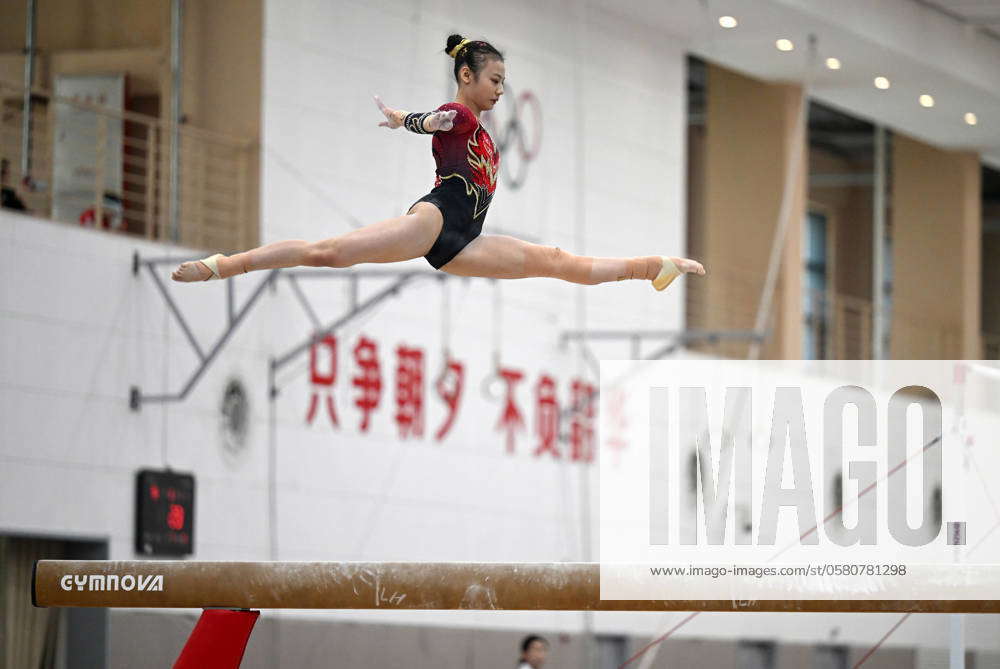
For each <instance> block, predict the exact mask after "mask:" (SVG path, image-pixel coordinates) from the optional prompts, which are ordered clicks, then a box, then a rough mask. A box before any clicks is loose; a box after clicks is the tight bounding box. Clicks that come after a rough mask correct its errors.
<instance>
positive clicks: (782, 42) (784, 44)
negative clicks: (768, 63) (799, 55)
mask: <svg viewBox="0 0 1000 669" xmlns="http://www.w3.org/2000/svg"><path fill="white" fill-rule="evenodd" d="M774 46H776V47H778V51H791V50H792V49H794V48H795V45H794V44H792V40H790V39H784V38H782V39H779V40H778V41H777V42H775V43H774Z"/></svg>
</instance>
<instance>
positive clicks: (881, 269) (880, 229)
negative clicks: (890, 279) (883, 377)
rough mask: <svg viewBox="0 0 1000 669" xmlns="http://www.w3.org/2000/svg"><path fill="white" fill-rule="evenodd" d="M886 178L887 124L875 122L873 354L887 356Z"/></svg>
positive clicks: (878, 356) (879, 356) (876, 357)
mask: <svg viewBox="0 0 1000 669" xmlns="http://www.w3.org/2000/svg"><path fill="white" fill-rule="evenodd" d="M885 182H886V150H885V126H882V125H876V126H875V183H874V185H873V188H874V193H873V196H874V201H873V202H872V212H873V216H872V225H873V228H874V229H873V231H872V237H873V238H874V242H875V246H874V249H873V253H874V262H873V263H872V275H873V276H872V339H873V341H872V358H873V359H874V360H884V359H885V356H886V351H885V343H884V342H885V332H886V326H885V325H886V324H885V292H884V291H885V285H884V278H883V277H884V274H885Z"/></svg>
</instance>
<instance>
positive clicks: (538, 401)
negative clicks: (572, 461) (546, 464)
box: [535, 374, 559, 458]
mask: <svg viewBox="0 0 1000 669" xmlns="http://www.w3.org/2000/svg"><path fill="white" fill-rule="evenodd" d="M535 434H536V435H537V436H538V446H536V447H535V457H539V456H542V455H546V454H550V455H551V456H552V457H554V458H558V457H559V443H558V440H559V402H558V401H557V400H556V380H555V379H553V378H552V377H551V376H549V375H548V374H542V375H541V377H539V379H538V384H537V385H536V386H535Z"/></svg>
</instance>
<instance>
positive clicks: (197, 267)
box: [172, 202, 443, 281]
mask: <svg viewBox="0 0 1000 669" xmlns="http://www.w3.org/2000/svg"><path fill="white" fill-rule="evenodd" d="M442 222H443V219H442V217H441V212H440V211H439V210H438V208H437V207H435V206H434V205H432V204H430V203H427V202H418V203H416V204H415V205H413V207H412V208H411V209H410V211H409V212H408V213H407V214H406V215H404V216H397V217H396V218H390V219H386V220H384V221H379V222H378V223H373V224H371V225H366V226H365V227H363V228H358V229H357V230H352V231H350V232H348V233H345V234H343V235H340V236H339V237H331V238H330V239H324V240H322V241H318V242H309V241H305V240H301V239H288V240H284V241H280V242H272V243H270V244H265V245H264V246H261V247H258V248H255V249H252V250H250V251H244V252H243V253H235V254H233V255H231V256H223V255H217V256H213V257H212V258H206V259H205V261H202V260H196V261H193V262H185V263H181V265H180V266H179V267H178V268H177V269H176V270H174V273H173V275H172V278H173V280H174V281H205V280H207V279H210V278H213V268H211V267H210V265H213V264H214V265H215V266H216V267H215V268H214V269H215V270H216V271H217V273H218V277H219V278H222V279H228V278H229V277H231V276H235V275H237V274H244V273H246V272H253V271H254V270H261V269H278V268H281V267H299V266H304V267H350V266H352V265H357V264H358V263H366V262H371V263H388V262H401V261H403V260H411V259H413V258H419V257H421V256H424V255H426V254H427V252H428V251H430V249H431V246H433V245H434V241H435V240H436V239H437V237H438V234H439V233H440V232H441V225H442ZM206 261H207V262H206Z"/></svg>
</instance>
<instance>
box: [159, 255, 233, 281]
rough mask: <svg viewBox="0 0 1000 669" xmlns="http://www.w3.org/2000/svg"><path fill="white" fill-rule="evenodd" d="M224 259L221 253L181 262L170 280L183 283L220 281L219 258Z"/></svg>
mask: <svg viewBox="0 0 1000 669" xmlns="http://www.w3.org/2000/svg"><path fill="white" fill-rule="evenodd" d="M224 257H225V256H224V255H223V254H222V253H216V254H215V255H214V256H209V257H207V258H203V259H202V260H196V261H194V262H183V263H181V264H180V265H179V266H178V267H177V269H175V270H174V273H173V274H171V275H170V278H171V279H173V280H174V281H181V282H183V283H190V282H193V281H212V280H214V279H221V278H222V275H220V274H219V258H224Z"/></svg>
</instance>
